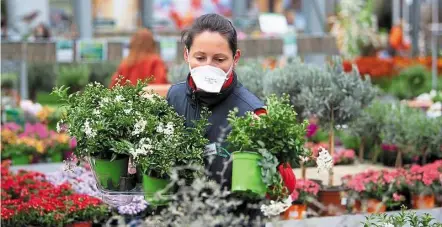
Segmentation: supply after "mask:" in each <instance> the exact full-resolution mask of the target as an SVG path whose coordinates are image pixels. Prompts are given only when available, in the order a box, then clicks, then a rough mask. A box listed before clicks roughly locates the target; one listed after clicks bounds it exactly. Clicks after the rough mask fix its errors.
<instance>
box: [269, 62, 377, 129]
mask: <svg viewBox="0 0 442 227" xmlns="http://www.w3.org/2000/svg"><path fill="white" fill-rule="evenodd" d="M264 91H265V93H266V94H267V95H268V94H272V93H274V94H277V95H280V94H282V93H288V94H290V95H291V97H292V99H291V102H292V104H293V106H294V107H295V110H296V111H297V112H298V113H302V115H303V116H304V117H309V116H313V115H316V116H317V117H318V118H319V122H320V123H321V124H326V126H329V127H334V126H335V125H343V124H346V123H348V122H350V121H351V120H353V119H355V118H356V117H358V116H359V115H360V113H361V111H362V110H363V108H365V107H366V106H367V105H369V104H370V103H371V101H372V100H373V98H374V96H375V94H376V89H375V88H374V87H373V86H372V85H371V81H370V78H366V79H365V80H363V79H361V76H360V74H359V72H358V71H357V70H356V69H353V71H352V72H350V73H345V72H344V71H343V69H342V62H341V60H340V59H338V58H335V59H334V61H333V63H332V64H331V65H329V66H328V67H327V68H326V69H325V70H324V69H321V68H319V67H317V66H313V65H306V64H303V63H301V62H300V61H295V62H294V63H293V64H292V65H289V66H287V67H285V68H282V69H277V70H274V71H273V73H269V75H268V76H266V78H265V87H264Z"/></svg>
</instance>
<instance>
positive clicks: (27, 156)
mask: <svg viewBox="0 0 442 227" xmlns="http://www.w3.org/2000/svg"><path fill="white" fill-rule="evenodd" d="M33 144H35V139H31V138H22V139H17V140H16V141H15V142H14V143H10V144H7V145H4V148H3V149H4V150H3V151H2V156H4V157H10V158H11V160H12V164H13V165H28V164H29V163H30V162H31V157H32V155H33V154H35V153H36V151H35V147H33V146H32V145H33Z"/></svg>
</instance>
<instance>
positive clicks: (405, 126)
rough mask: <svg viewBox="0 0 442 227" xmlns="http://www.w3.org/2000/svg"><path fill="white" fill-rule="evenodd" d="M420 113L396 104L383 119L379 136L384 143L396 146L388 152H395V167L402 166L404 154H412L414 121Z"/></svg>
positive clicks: (414, 136)
mask: <svg viewBox="0 0 442 227" xmlns="http://www.w3.org/2000/svg"><path fill="white" fill-rule="evenodd" d="M421 114H422V113H421V112H420V111H419V110H416V109H412V108H409V107H408V106H405V105H402V104H397V105H393V106H392V108H391V110H390V112H389V114H387V115H386V117H385V119H384V127H383V128H382V131H381V137H382V140H383V143H384V144H388V145H394V146H395V147H396V149H395V151H390V152H395V153H396V164H395V166H396V167H397V168H400V167H402V165H403V158H404V155H412V152H413V151H414V148H413V146H414V141H416V132H415V130H416V129H415V128H414V126H415V125H416V123H415V122H414V121H415V119H419V118H420V115H421Z"/></svg>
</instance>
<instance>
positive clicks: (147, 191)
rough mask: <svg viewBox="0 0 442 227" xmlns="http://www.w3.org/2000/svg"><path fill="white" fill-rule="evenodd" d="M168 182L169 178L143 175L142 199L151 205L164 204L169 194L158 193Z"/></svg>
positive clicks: (167, 200)
mask: <svg viewBox="0 0 442 227" xmlns="http://www.w3.org/2000/svg"><path fill="white" fill-rule="evenodd" d="M169 183H170V181H169V180H166V179H160V178H156V177H151V176H149V175H147V174H144V175H143V190H144V199H145V200H146V201H147V202H148V203H149V204H150V205H153V206H161V205H166V204H167V203H168V202H169V198H170V195H167V194H164V193H162V194H158V192H160V191H161V190H163V189H165V188H166V187H167V185H168V184H169Z"/></svg>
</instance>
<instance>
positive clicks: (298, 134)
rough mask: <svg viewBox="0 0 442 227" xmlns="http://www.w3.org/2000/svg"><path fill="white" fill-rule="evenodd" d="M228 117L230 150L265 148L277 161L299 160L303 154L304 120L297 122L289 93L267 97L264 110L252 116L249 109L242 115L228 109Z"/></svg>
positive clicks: (304, 151)
mask: <svg viewBox="0 0 442 227" xmlns="http://www.w3.org/2000/svg"><path fill="white" fill-rule="evenodd" d="M228 121H229V123H230V125H231V126H232V131H231V132H230V134H229V135H228V137H227V142H229V144H230V146H231V149H230V150H232V151H245V152H247V151H255V152H256V151H259V150H260V149H266V150H267V151H269V152H270V153H271V154H273V155H275V156H276V158H277V159H278V161H279V162H280V163H286V162H295V163H297V162H299V158H300V156H301V157H303V156H305V155H306V152H307V151H306V149H304V143H305V134H306V127H307V121H304V122H303V123H298V122H297V114H296V112H295V111H294V110H293V107H292V106H291V105H290V104H289V96H288V95H284V96H283V97H281V98H278V97H276V96H275V95H271V96H269V97H268V98H267V114H266V115H262V116H260V117H259V118H258V119H256V118H255V116H254V114H253V113H250V112H249V113H247V114H246V115H245V116H244V117H238V116H237V110H234V111H231V112H230V113H229V115H228Z"/></svg>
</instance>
